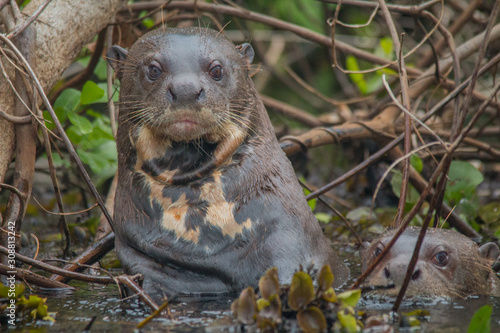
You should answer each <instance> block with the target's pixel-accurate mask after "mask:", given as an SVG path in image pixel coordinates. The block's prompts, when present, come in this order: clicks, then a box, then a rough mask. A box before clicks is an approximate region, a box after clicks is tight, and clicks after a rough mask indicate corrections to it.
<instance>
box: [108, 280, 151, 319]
mask: <svg viewBox="0 0 500 333" xmlns="http://www.w3.org/2000/svg"><path fill="white" fill-rule="evenodd" d="M134 278H137V276H132V277H131V276H128V275H120V276H118V277H116V280H117V281H118V282H119V283H121V284H123V285H125V286H127V287H128V288H130V290H132V291H133V292H134V293H136V295H137V296H139V298H141V299H142V300H143V301H144V303H146V304H147V305H148V306H149V307H150V308H151V309H152V310H153V311H157V310H158V309H159V306H158V304H156V303H155V301H153V299H152V298H151V297H150V296H149V295H148V294H146V292H145V291H144V290H143V289H142V288H141V287H139V286H138V285H137V283H135V282H134Z"/></svg>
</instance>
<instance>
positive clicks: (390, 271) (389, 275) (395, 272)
mask: <svg viewBox="0 0 500 333" xmlns="http://www.w3.org/2000/svg"><path fill="white" fill-rule="evenodd" d="M407 270H408V261H406V262H405V263H401V262H390V263H388V264H387V265H386V266H385V267H384V271H383V274H384V277H385V278H386V279H387V280H389V281H392V282H394V283H395V284H396V286H401V285H402V284H403V281H404V279H405V276H406V271H407ZM421 277H422V272H421V269H420V265H419V264H418V263H417V265H416V266H415V269H414V270H413V274H412V276H411V280H410V281H414V282H418V280H420V279H421Z"/></svg>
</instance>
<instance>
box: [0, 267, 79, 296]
mask: <svg viewBox="0 0 500 333" xmlns="http://www.w3.org/2000/svg"><path fill="white" fill-rule="evenodd" d="M0 275H4V276H15V277H16V279H17V280H22V281H26V282H29V283H32V284H34V285H37V286H39V287H42V288H63V289H69V290H74V289H75V288H73V287H72V286H68V285H67V284H64V283H61V282H58V281H52V280H51V279H48V278H46V277H45V276H41V275H38V274H35V273H33V272H31V271H28V270H27V269H22V268H15V269H11V268H9V267H8V266H6V265H4V264H0Z"/></svg>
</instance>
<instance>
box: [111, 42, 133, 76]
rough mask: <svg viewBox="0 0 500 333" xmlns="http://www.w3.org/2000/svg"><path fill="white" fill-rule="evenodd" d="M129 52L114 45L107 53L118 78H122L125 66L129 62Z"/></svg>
mask: <svg viewBox="0 0 500 333" xmlns="http://www.w3.org/2000/svg"><path fill="white" fill-rule="evenodd" d="M127 55H128V51H127V50H125V49H124V48H123V47H120V46H118V45H113V46H112V47H110V48H109V49H108V52H106V59H107V60H108V63H109V64H110V65H111V67H112V68H113V70H114V71H115V73H116V74H117V75H118V78H119V79H120V78H121V72H122V68H123V64H124V63H125V62H126V61H127Z"/></svg>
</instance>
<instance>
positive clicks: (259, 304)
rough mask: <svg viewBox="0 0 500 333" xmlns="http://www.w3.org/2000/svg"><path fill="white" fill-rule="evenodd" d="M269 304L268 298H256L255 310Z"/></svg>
mask: <svg viewBox="0 0 500 333" xmlns="http://www.w3.org/2000/svg"><path fill="white" fill-rule="evenodd" d="M269 305H271V302H269V300H268V299H266V298H259V299H258V300H257V311H258V312H260V311H261V310H262V309H264V308H265V307H268V306H269Z"/></svg>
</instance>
